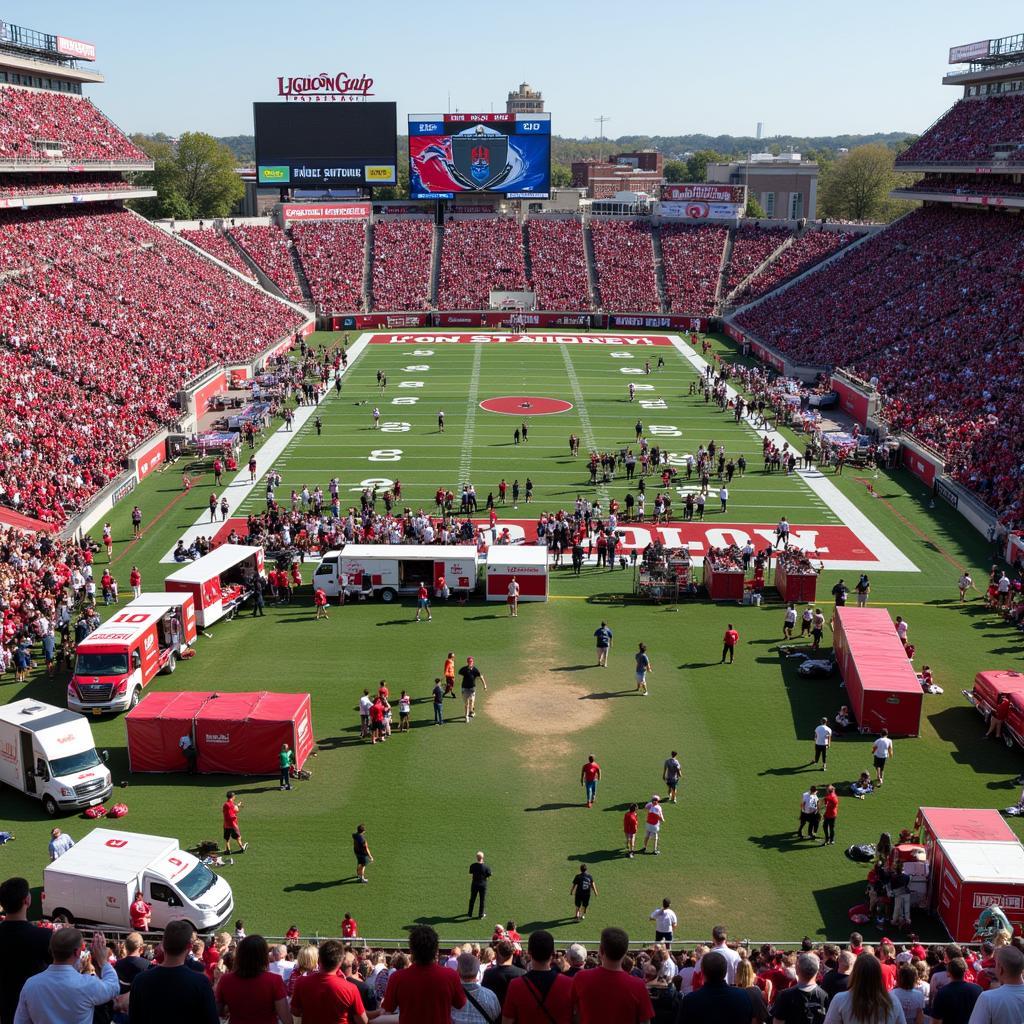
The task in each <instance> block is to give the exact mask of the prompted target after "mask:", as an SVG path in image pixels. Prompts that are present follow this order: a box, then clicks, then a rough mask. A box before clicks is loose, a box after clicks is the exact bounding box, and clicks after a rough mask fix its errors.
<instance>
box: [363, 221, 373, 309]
mask: <svg viewBox="0 0 1024 1024" xmlns="http://www.w3.org/2000/svg"><path fill="white" fill-rule="evenodd" d="M373 308H374V305H373V219H372V218H370V217H367V218H366V237H365V239H364V240H363V309H365V310H366V311H367V312H369V311H370V310H371V309H373Z"/></svg>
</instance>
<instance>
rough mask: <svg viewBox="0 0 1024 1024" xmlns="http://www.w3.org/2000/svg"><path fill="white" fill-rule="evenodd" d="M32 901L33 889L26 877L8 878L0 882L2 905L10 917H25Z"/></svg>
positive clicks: (0, 903)
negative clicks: (30, 887)
mask: <svg viewBox="0 0 1024 1024" xmlns="http://www.w3.org/2000/svg"><path fill="white" fill-rule="evenodd" d="M31 902H32V891H31V889H29V887H28V880H27V879H25V878H16V877H15V878H8V879H7V880H6V881H5V882H3V883H2V884H0V907H2V908H3V911H4V914H6V915H7V917H9V918H24V917H25V915H26V914H27V913H28V906H29V904H30V903H31Z"/></svg>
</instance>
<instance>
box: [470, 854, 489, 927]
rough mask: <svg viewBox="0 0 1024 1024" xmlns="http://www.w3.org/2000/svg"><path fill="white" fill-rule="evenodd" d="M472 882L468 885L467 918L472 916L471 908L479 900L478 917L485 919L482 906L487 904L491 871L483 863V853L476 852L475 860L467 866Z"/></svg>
mask: <svg viewBox="0 0 1024 1024" xmlns="http://www.w3.org/2000/svg"><path fill="white" fill-rule="evenodd" d="M469 874H470V876H471V878H472V881H471V882H470V884H469V910H468V911H467V912H466V916H467V917H472V916H473V906H474V905H475V904H476V901H477V899H478V898H479V900H480V916H481V917H486V916H487V914H485V913H484V904H485V903H486V902H487V879H488V878H490V877H491V869H490V868H489V867H488V866H487V865H486V864H485V863H484V851H483V850H478V851H477V854H476V860H475V861H474V862H473V863H472V864H470V865H469Z"/></svg>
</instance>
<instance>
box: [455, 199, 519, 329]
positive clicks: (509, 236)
mask: <svg viewBox="0 0 1024 1024" xmlns="http://www.w3.org/2000/svg"><path fill="white" fill-rule="evenodd" d="M527 288H529V285H528V283H527V281H526V265H525V263H524V261H523V234H522V230H521V229H520V227H519V225H518V224H517V223H516V222H515V221H514V220H512V219H510V218H505V217H501V218H492V217H487V218H479V219H455V218H452V219H450V220H449V221H448V223H447V224H445V228H444V239H443V241H442V243H441V274H440V278H439V281H438V286H437V308H438V309H487V308H489V306H490V292H491V291H523V290H525V289H527Z"/></svg>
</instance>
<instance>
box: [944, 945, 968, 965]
mask: <svg viewBox="0 0 1024 1024" xmlns="http://www.w3.org/2000/svg"><path fill="white" fill-rule="evenodd" d="M942 955H943V956H944V957H945V960H946V963H949V961H950V960H952V959H953V958H954V957H958V956H963V950H961V949H960V947H959V946H958V945H957V944H956V943H955V942H951V943H950V944H949V945H948V946H947V947H946V948H945V949H944V950H943V953H942Z"/></svg>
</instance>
